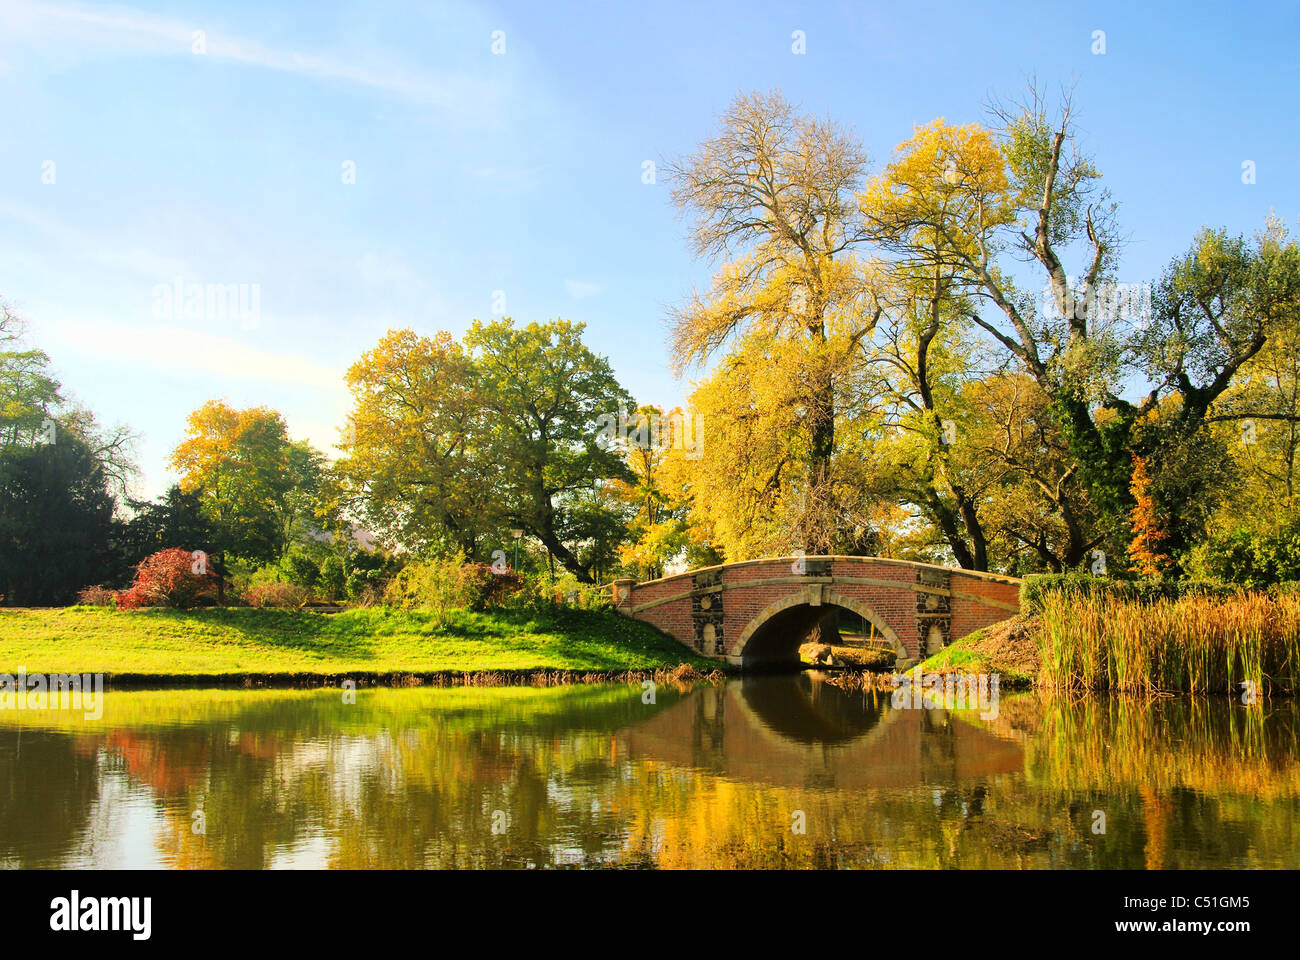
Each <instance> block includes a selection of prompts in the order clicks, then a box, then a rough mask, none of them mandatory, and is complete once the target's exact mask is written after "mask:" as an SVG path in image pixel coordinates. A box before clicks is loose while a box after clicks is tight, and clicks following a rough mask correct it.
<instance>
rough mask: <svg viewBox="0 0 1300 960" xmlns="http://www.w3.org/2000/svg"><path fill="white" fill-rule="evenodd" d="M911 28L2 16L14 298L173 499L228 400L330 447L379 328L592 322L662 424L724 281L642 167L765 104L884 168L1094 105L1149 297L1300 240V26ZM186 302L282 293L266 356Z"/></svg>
mask: <svg viewBox="0 0 1300 960" xmlns="http://www.w3.org/2000/svg"><path fill="white" fill-rule="evenodd" d="M272 6H273V8H272ZM898 6H899V5H897V4H871V3H847V2H843V3H841V2H821V3H812V4H780V3H763V2H743V3H699V2H696V3H681V4H675V3H657V4H640V3H638V4H633V3H614V2H608V3H596V2H592V3H560V2H545V3H543V2H518V3H499V4H498V3H475V4H466V3H448V4H438V3H429V4H397V3H383V2H361V3H355V4H353V3H340V4H323V3H280V4H275V5H269V4H263V3H225V4H200V3H165V2H141V3H138V4H133V5H129V6H128V5H117V4H79V3H62V2H49V3H45V2H41V3H35V2H28V0H0V297H3V298H4V299H5V300H6V301H7V302H9V303H10V305H11V306H13V307H16V308H17V309H18V310H19V312H20V313H22V314H23V315H24V316H25V317H26V318H27V320H28V321H29V324H30V334H31V339H32V340H33V342H34V343H35V344H37V345H39V346H41V347H43V348H44V349H46V350H47V351H48V352H49V353H50V354H51V356H52V357H53V360H54V364H55V367H56V370H57V372H58V374H59V375H60V376H61V378H62V379H63V381H64V383H65V385H66V386H67V387H68V388H69V389H70V390H71V391H72V392H73V393H74V394H75V395H76V396H77V398H78V399H80V400H81V401H82V402H84V403H86V404H87V405H89V406H90V407H91V408H92V409H93V410H94V411H95V412H96V414H97V415H98V416H99V418H100V419H101V420H102V421H105V422H110V423H111V422H115V421H123V422H125V423H127V424H129V425H130V426H131V427H132V428H134V429H135V430H136V431H138V432H140V433H141V434H142V441H141V443H140V446H139V454H140V463H141V467H142V469H143V477H142V480H141V484H140V492H142V493H147V494H151V495H152V494H156V493H158V492H160V491H161V490H162V489H163V488H165V486H166V485H167V483H168V482H169V480H170V477H169V475H168V473H167V471H166V467H165V462H166V458H167V456H168V453H169V452H170V450H171V449H172V447H173V446H175V444H176V443H177V442H178V440H179V439H180V437H181V434H182V431H183V424H184V420H185V417H186V415H187V414H188V413H189V412H190V411H191V410H193V409H194V408H195V407H197V406H199V405H200V404H202V403H203V402H204V401H206V400H208V399H211V398H213V397H225V398H227V399H228V400H229V401H230V402H231V403H234V404H236V405H239V406H244V405H252V404H269V405H271V406H274V407H276V408H277V409H279V410H281V411H282V412H283V413H284V414H285V416H286V418H287V420H288V422H289V425H290V430H291V433H292V434H293V435H294V437H295V438H298V437H306V438H308V439H310V440H312V441H313V442H314V443H316V444H317V445H318V446H321V447H322V448H327V447H328V446H329V445H330V444H331V443H332V442H333V441H334V440H335V439H336V438H337V431H336V428H337V425H338V424H340V423H341V422H342V421H343V418H344V416H345V414H346V411H347V394H346V391H345V390H344V388H343V385H342V374H343V372H344V370H346V368H347V367H348V366H349V365H350V364H351V363H352V362H353V361H355V360H356V359H357V358H358V357H359V356H360V354H361V353H362V351H364V350H365V349H367V348H369V347H370V346H372V345H373V344H374V342H375V341H376V340H377V339H378V337H379V336H380V335H381V334H382V333H383V331H384V330H386V329H388V328H389V327H394V326H410V327H412V328H414V329H416V330H417V331H421V332H425V333H431V332H433V331H435V330H440V329H445V330H449V331H451V332H452V333H453V334H456V335H459V334H460V333H461V332H463V331H464V330H465V328H466V327H467V326H468V325H469V323H470V321H471V319H472V318H474V317H488V316H489V315H490V314H491V312H492V307H493V297H494V296H495V295H496V294H497V291H502V292H504V295H505V306H506V312H507V313H509V314H510V315H512V316H513V317H514V318H515V319H516V320H517V321H531V320H543V319H547V318H551V317H555V316H564V317H567V318H570V319H574V320H580V321H583V322H585V323H586V324H587V325H588V342H589V343H590V344H591V345H592V346H593V347H594V348H595V349H596V350H598V351H599V352H601V353H604V354H607V355H608V356H609V357H610V358H611V360H612V362H613V364H614V368H615V370H616V372H617V373H618V375H619V377H620V379H621V380H622V381H623V382H624V383H625V385H627V386H628V388H629V389H630V390H631V391H632V392H633V394H634V395H636V397H637V398H638V399H639V400H640V401H642V402H654V403H666V404H672V403H675V402H678V401H679V400H680V399H681V398H682V397H683V396H684V394H685V392H686V390H687V388H688V385H687V384H685V383H682V382H680V381H677V380H674V379H673V378H672V376H671V374H670V372H669V369H668V357H667V352H666V347H665V341H666V334H667V328H666V325H665V317H666V314H667V308H668V307H669V306H670V305H672V304H674V303H676V302H678V301H679V300H680V299H681V298H682V297H684V296H685V295H686V294H687V293H688V292H689V291H690V289H691V287H692V286H693V285H703V284H705V283H707V280H708V276H709V274H710V269H709V265H708V264H705V263H700V262H698V261H695V260H693V259H692V257H691V255H690V252H689V250H688V248H687V244H686V242H685V225H684V224H683V223H682V222H681V221H680V220H679V219H677V217H676V216H675V213H674V211H673V209H672V206H671V204H670V203H669V196H668V188H667V186H666V185H665V184H663V183H662V181H661V182H658V183H656V184H652V185H647V184H644V183H642V164H643V162H644V161H646V160H653V161H655V162H660V161H661V160H662V159H663V158H667V157H673V156H676V155H678V154H680V153H683V152H685V151H688V150H690V149H691V148H692V147H693V146H694V145H695V144H696V143H697V142H698V141H699V140H700V139H702V138H704V137H706V136H708V135H709V134H710V133H711V132H712V131H713V129H714V125H715V118H716V116H717V114H718V113H719V111H721V110H722V109H723V108H724V107H725V106H726V104H727V102H728V101H729V100H730V99H731V98H732V97H733V96H734V95H735V94H736V93H737V92H738V91H741V90H751V89H770V88H773V87H779V88H781V89H782V90H783V91H784V93H785V94H786V95H787V96H788V97H790V98H791V99H792V100H795V101H796V102H799V103H800V104H802V106H803V107H804V108H805V109H807V110H808V111H810V112H814V113H818V114H829V115H830V116H832V117H834V118H836V119H838V120H840V121H841V122H844V123H846V124H849V125H851V126H852V127H853V128H854V129H855V131H856V132H857V134H858V135H859V136H860V137H861V139H862V140H863V142H864V143H865V144H866V146H867V148H868V150H869V152H870V154H871V156H872V159H873V161H874V163H875V164H876V165H877V166H878V165H880V164H881V163H883V162H884V161H886V160H888V158H889V155H890V152H891V151H892V149H893V147H894V146H895V145H896V144H897V143H899V142H900V141H902V140H903V139H905V138H906V137H908V136H909V135H910V134H911V131H912V127H913V125H914V124H920V123H926V122H929V121H930V120H932V119H934V118H935V117H937V116H943V117H946V118H947V119H948V120H950V121H954V122H963V123H965V122H971V121H975V120H978V119H980V117H981V113H980V105H981V103H982V102H984V101H985V100H986V99H987V98H988V97H989V95H990V94H1002V95H1015V94H1016V93H1018V92H1020V91H1021V90H1022V89H1023V87H1024V83H1025V80H1026V78H1027V77H1028V76H1030V75H1036V76H1037V78H1038V80H1039V81H1040V83H1041V84H1043V85H1045V86H1047V87H1049V88H1055V87H1057V86H1058V85H1060V84H1069V83H1073V84H1074V86H1075V100H1076V109H1077V111H1078V117H1079V124H1080V129H1081V131H1082V134H1083V140H1084V143H1085V145H1086V146H1087V147H1088V148H1089V149H1090V150H1091V151H1092V152H1093V153H1094V154H1095V155H1096V158H1097V161H1098V163H1099V166H1100V168H1101V169H1102V171H1103V172H1104V173H1105V175H1106V183H1107V185H1108V186H1109V188H1110V189H1111V191H1112V192H1113V194H1114V197H1115V199H1116V200H1118V201H1119V203H1120V205H1121V208H1120V217H1121V223H1122V226H1123V228H1124V230H1125V231H1126V232H1127V234H1128V235H1129V236H1130V238H1131V242H1130V243H1129V245H1128V247H1127V248H1126V250H1125V253H1124V258H1123V261H1122V263H1121V265H1120V267H1119V270H1118V279H1119V280H1121V281H1124V282H1142V281H1146V280H1150V279H1152V278H1154V277H1155V276H1156V275H1158V273H1159V271H1160V268H1161V266H1162V265H1163V264H1164V263H1165V262H1166V261H1167V260H1168V259H1169V258H1170V257H1171V256H1173V255H1174V254H1176V253H1178V252H1181V251H1182V250H1184V249H1185V248H1186V247H1187V245H1188V243H1189V241H1190V239H1191V237H1192V236H1193V234H1194V232H1195V231H1196V230H1197V229H1198V228H1199V227H1200V226H1201V225H1202V224H1212V225H1219V226H1225V227H1227V228H1229V229H1230V230H1232V231H1234V232H1247V233H1249V232H1253V231H1255V230H1256V229H1258V228H1259V227H1260V226H1261V225H1262V224H1263V222H1264V218H1265V217H1266V216H1267V214H1268V213H1269V211H1270V210H1276V212H1277V213H1278V214H1279V215H1281V216H1283V217H1284V218H1285V219H1286V221H1287V222H1288V224H1289V225H1291V226H1292V228H1293V229H1294V228H1296V222H1297V218H1298V217H1300V186H1297V184H1298V182H1300V181H1298V179H1297V169H1296V167H1297V160H1296V157H1297V154H1298V150H1297V147H1298V146H1300V144H1298V142H1297V141H1298V140H1300V126H1298V125H1297V122H1296V120H1297V118H1296V103H1297V92H1300V52H1297V50H1296V48H1295V38H1296V36H1297V35H1300V13H1298V12H1297V7H1296V5H1293V4H1282V3H1278V4H1275V5H1258V6H1249V5H1248V6H1246V7H1244V8H1243V7H1242V6H1230V5H1227V4H1218V3H1215V4H1205V3H1189V4H1180V5H1177V6H1176V7H1175V6H1170V7H1164V6H1163V5H1151V6H1152V9H1143V8H1142V6H1141V5H1139V4H1134V3H1118V4H1093V5H1079V6H1077V7H1076V6H1071V7H1068V8H1066V7H1064V6H1063V5H1058V4H1051V3H1043V2H1041V0H1040V2H1036V3H1025V4H1014V3H1006V4H995V5H988V4H971V3H969V2H965V0H963V2H954V3H919V2H918V3H912V4H909V5H907V6H906V7H905V8H903V9H894V8H895V7H898ZM795 30H802V31H804V34H805V36H806V53H804V54H802V55H797V54H794V53H793V52H792V49H791V46H792V40H791V35H792V33H793V32H794V31H795ZM1096 30H1103V31H1105V42H1106V52H1105V53H1104V54H1102V55H1097V54H1094V53H1093V52H1092V47H1093V44H1094V41H1093V32H1094V31H1096ZM195 31H202V50H203V52H202V53H196V52H195V40H196V35H195ZM494 31H503V32H504V41H505V52H504V53H502V54H495V53H493V51H492V44H493V33H494ZM1246 160H1251V161H1253V162H1254V163H1255V166H1256V183H1254V184H1251V185H1246V184H1243V183H1242V182H1241V180H1242V178H1241V170H1242V166H1241V165H1242V163H1243V161H1246ZM347 163H351V164H354V165H355V183H344V182H343V180H344V176H343V171H344V165H345V164H347ZM50 179H52V180H53V182H52V183H51V182H45V181H48V180H50ZM178 279H179V280H180V281H181V282H182V283H183V284H186V285H192V284H212V285H220V284H246V285H249V289H250V290H251V285H253V284H256V285H257V287H258V292H259V295H260V299H259V307H260V309H259V314H258V320H257V323H256V325H255V326H251V328H250V325H249V324H246V323H242V322H239V320H237V319H235V318H226V319H225V320H224V321H221V320H219V319H218V318H209V317H204V318H199V319H197V320H196V319H194V318H190V317H186V316H185V315H184V312H183V311H175V312H173V313H172V314H170V315H169V314H167V313H166V311H165V309H164V308H160V305H159V295H158V288H159V287H160V286H166V287H170V286H172V285H173V284H174V283H175V282H176V281H177V280H178Z"/></svg>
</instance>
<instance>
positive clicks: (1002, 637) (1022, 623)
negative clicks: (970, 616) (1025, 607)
mask: <svg viewBox="0 0 1300 960" xmlns="http://www.w3.org/2000/svg"><path fill="white" fill-rule="evenodd" d="M1039 627H1040V621H1039V620H1038V618H1036V617H1026V616H1016V617H1012V618H1011V619H1009V620H1003V621H1002V622H1001V623H995V624H993V625H992V626H991V627H985V628H984V629H982V630H976V631H975V632H974V633H970V634H967V635H966V636H964V637H962V638H961V639H960V640H955V641H953V642H952V643H950V644H949V645H948V646H946V647H944V648H943V649H942V650H940V651H939V652H938V653H936V654H935V655H934V656H932V657H930V658H929V659H928V660H926V661H924V662H923V663H922V664H921V672H922V673H923V674H925V673H989V674H993V673H996V674H999V675H1000V676H1001V677H1002V681H1001V683H1002V684H1004V685H1006V686H1008V687H1028V686H1032V685H1033V684H1034V682H1035V681H1036V680H1037V679H1038V675H1039V667H1040V662H1041V661H1040V651H1039V645H1038V643H1039V641H1038V636H1037V634H1038V628H1039Z"/></svg>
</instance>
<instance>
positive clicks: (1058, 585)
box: [1020, 571, 1241, 613]
mask: <svg viewBox="0 0 1300 960" xmlns="http://www.w3.org/2000/svg"><path fill="white" fill-rule="evenodd" d="M1240 592H1241V587H1240V586H1239V585H1238V584H1232V583H1223V582H1222V581H1218V580H1119V579H1115V578H1112V577H1099V576H1096V575H1094V574H1090V573H1080V572H1077V571H1074V572H1070V573H1036V574H1032V575H1030V576H1028V577H1026V578H1025V579H1024V581H1023V582H1022V583H1021V584H1020V610H1021V612H1023V613H1042V612H1043V604H1044V601H1045V599H1046V598H1047V597H1048V596H1052V595H1058V594H1068V595H1070V596H1074V597H1100V598H1103V599H1108V600H1115V601H1148V602H1150V601H1155V600H1177V599H1179V598H1181V597H1230V596H1233V595H1235V594H1237V593H1240Z"/></svg>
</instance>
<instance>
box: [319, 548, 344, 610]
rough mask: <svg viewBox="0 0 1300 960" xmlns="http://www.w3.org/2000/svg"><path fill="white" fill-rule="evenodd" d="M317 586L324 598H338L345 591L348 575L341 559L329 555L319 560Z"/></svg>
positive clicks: (340, 597) (341, 596)
mask: <svg viewBox="0 0 1300 960" xmlns="http://www.w3.org/2000/svg"><path fill="white" fill-rule="evenodd" d="M317 586H318V588H319V589H320V591H321V593H322V594H323V595H324V597H325V599H326V600H340V599H342V598H343V596H344V594H345V593H346V591H347V586H348V575H347V570H346V569H344V567H343V561H342V560H340V559H339V558H338V557H335V556H329V557H326V558H325V559H324V560H323V561H321V565H320V580H319V581H318V583H317Z"/></svg>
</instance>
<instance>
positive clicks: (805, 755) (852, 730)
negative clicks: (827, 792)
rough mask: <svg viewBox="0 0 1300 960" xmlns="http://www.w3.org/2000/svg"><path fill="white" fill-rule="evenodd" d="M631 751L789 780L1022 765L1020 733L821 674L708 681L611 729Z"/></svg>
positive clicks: (905, 780) (899, 783)
mask: <svg viewBox="0 0 1300 960" xmlns="http://www.w3.org/2000/svg"><path fill="white" fill-rule="evenodd" d="M615 743H616V744H617V747H618V750H619V751H620V753H622V754H624V755H625V756H626V757H627V758H628V759H631V760H654V761H659V762H664V763H670V764H673V765H674V766H680V767H693V768H697V769H701V770H705V771H707V772H708V773H710V774H713V775H715V776H722V777H727V778H730V779H735V780H746V781H758V782H765V783H774V784H779V785H783V786H797V787H805V786H812V787H816V786H827V787H830V786H834V787H838V788H876V787H904V786H915V785H916V784H919V783H936V784H944V783H955V782H958V781H962V780H968V779H974V778H981V777H987V776H992V775H995V774H1002V773H1019V772H1021V771H1022V770H1023V769H1024V751H1023V750H1022V749H1021V747H1020V745H1019V743H1017V742H1015V741H1012V740H1006V739H1003V738H1001V737H997V736H994V735H993V734H990V733H988V732H986V731H984V730H982V729H980V728H979V727H977V726H974V725H972V724H971V723H968V722H966V721H964V720H960V719H956V718H955V717H953V716H952V715H951V714H950V713H949V712H948V711H945V710H925V709H894V708H892V707H891V706H890V705H889V695H888V694H887V693H875V692H872V691H865V692H862V691H847V690H843V689H841V688H840V687H837V686H835V685H833V684H829V683H825V682H823V681H822V680H821V679H820V677H819V675H817V674H804V675H801V676H747V677H745V678H744V679H742V680H737V681H732V682H730V683H727V684H726V685H725V686H703V687H699V688H697V689H695V690H694V691H692V692H691V693H690V694H688V695H687V696H685V697H683V698H682V699H681V700H680V701H678V702H677V703H675V704H673V705H671V706H669V707H667V708H665V709H663V710H661V711H659V712H658V713H656V714H655V715H654V716H653V717H651V718H650V719H649V720H646V721H645V722H644V723H639V724H636V725H635V726H632V727H627V728H625V729H624V730H622V731H620V732H619V733H618V734H617V735H616V737H615Z"/></svg>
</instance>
